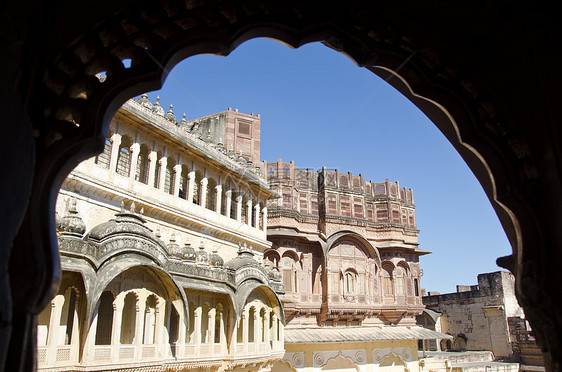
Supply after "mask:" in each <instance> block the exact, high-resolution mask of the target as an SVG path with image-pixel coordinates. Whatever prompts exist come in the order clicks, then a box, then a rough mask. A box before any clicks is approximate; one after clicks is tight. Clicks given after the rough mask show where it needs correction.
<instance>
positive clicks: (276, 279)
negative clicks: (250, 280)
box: [269, 266, 282, 283]
mask: <svg viewBox="0 0 562 372" xmlns="http://www.w3.org/2000/svg"><path fill="white" fill-rule="evenodd" d="M271 273H272V274H271V275H270V277H269V278H270V279H271V280H273V281H274V282H279V283H281V279H282V276H281V272H279V268H278V267H277V266H274V267H273V269H271Z"/></svg>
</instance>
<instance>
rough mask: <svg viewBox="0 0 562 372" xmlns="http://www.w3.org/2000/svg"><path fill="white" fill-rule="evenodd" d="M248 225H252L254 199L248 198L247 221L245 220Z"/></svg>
mask: <svg viewBox="0 0 562 372" xmlns="http://www.w3.org/2000/svg"><path fill="white" fill-rule="evenodd" d="M243 223H246V224H247V225H248V226H252V199H250V198H248V202H247V203H246V221H243Z"/></svg>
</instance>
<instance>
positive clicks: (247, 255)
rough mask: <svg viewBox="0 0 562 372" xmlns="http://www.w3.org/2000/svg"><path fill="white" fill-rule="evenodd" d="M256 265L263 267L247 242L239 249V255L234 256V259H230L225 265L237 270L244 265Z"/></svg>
mask: <svg viewBox="0 0 562 372" xmlns="http://www.w3.org/2000/svg"><path fill="white" fill-rule="evenodd" d="M247 266H254V267H259V268H261V266H260V264H259V263H258V261H256V259H255V258H254V253H253V252H252V251H251V250H250V249H249V248H248V246H247V245H246V244H244V246H240V248H239V249H238V256H236V257H234V258H233V259H232V260H230V261H228V262H227V263H226V264H225V265H224V267H225V268H227V269H229V270H232V271H236V270H238V269H240V268H242V267H247Z"/></svg>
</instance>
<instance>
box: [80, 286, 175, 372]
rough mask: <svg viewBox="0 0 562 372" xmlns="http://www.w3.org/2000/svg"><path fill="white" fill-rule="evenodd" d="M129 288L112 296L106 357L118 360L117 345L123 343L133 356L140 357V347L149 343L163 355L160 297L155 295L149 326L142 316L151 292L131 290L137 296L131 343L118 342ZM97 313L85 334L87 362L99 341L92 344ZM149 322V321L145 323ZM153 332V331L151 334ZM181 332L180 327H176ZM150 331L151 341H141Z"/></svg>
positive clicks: (144, 313) (145, 318) (165, 344)
mask: <svg viewBox="0 0 562 372" xmlns="http://www.w3.org/2000/svg"><path fill="white" fill-rule="evenodd" d="M128 293H130V292H122V293H120V294H119V295H118V296H117V297H116V298H115V300H114V301H113V319H112V323H111V324H112V326H111V343H110V345H108V346H110V347H111V352H110V360H111V361H118V360H119V359H120V355H119V352H120V349H121V347H123V346H133V347H134V353H133V359H135V360H140V359H142V349H143V347H147V346H149V347H150V346H153V347H155V348H156V350H155V356H158V355H160V356H165V355H164V354H166V353H165V351H166V350H167V340H166V339H165V337H164V317H165V315H166V314H165V312H166V311H165V309H166V303H165V301H164V300H163V299H161V298H158V299H157V301H156V306H155V313H154V325H153V329H152V330H149V329H148V328H147V324H146V323H147V316H146V310H147V309H146V300H147V298H148V297H149V296H155V295H154V294H151V293H135V295H136V297H137V300H136V303H135V309H134V310H135V312H134V316H135V327H134V337H133V342H132V343H131V344H121V331H122V322H123V310H124V307H125V297H126V295H127V294H128ZM98 318H99V317H98V316H96V317H95V318H94V321H93V322H92V325H91V326H90V330H89V332H88V336H87V339H86V350H85V353H84V360H85V361H86V362H87V363H88V364H91V363H94V362H95V349H96V347H99V346H101V345H96V344H95V340H96V331H97V328H98V327H97V323H98V321H99V319H98ZM182 318H183V314H182V313H181V312H180V324H181V321H182ZM148 326H150V324H148ZM152 332H154V334H152ZM180 332H181V327H180ZM148 334H150V336H151V338H153V340H154V342H153V343H147V344H145V343H143V336H145V335H148Z"/></svg>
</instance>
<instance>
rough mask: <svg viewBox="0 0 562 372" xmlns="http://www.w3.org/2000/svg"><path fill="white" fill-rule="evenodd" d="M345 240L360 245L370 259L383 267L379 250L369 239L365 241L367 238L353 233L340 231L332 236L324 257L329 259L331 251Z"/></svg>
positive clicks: (328, 241) (326, 246)
mask: <svg viewBox="0 0 562 372" xmlns="http://www.w3.org/2000/svg"><path fill="white" fill-rule="evenodd" d="M344 239H348V240H351V241H354V242H356V243H358V244H359V246H360V247H361V248H362V249H364V250H365V253H366V254H367V256H368V257H370V258H372V259H374V260H375V263H376V264H377V265H379V266H380V265H381V256H380V253H379V250H378V249H377V248H376V247H374V246H373V245H372V244H371V243H370V242H369V241H368V240H367V239H365V237H363V236H362V235H360V234H357V233H356V232H353V231H339V232H337V233H335V234H333V235H330V237H328V240H327V241H326V244H325V246H324V249H325V251H324V256H325V257H327V256H328V252H329V251H330V249H332V248H333V247H334V246H336V244H337V243H339V242H340V241H342V240H344Z"/></svg>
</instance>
